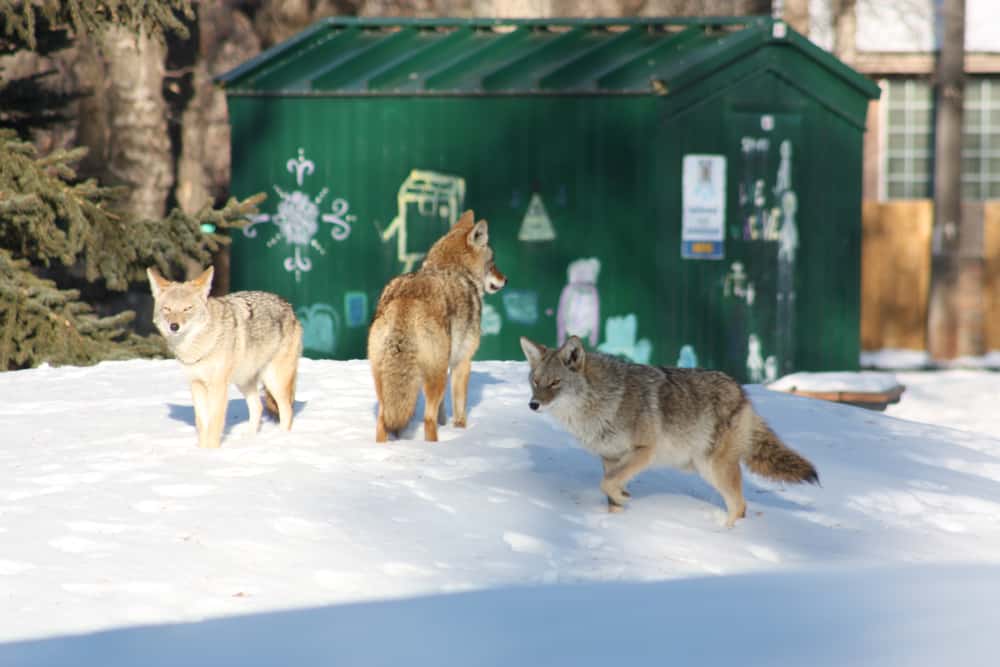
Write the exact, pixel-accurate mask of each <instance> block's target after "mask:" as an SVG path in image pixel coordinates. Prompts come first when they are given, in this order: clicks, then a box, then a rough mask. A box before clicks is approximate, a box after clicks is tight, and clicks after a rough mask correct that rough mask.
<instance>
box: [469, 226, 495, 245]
mask: <svg viewBox="0 0 1000 667" xmlns="http://www.w3.org/2000/svg"><path fill="white" fill-rule="evenodd" d="M468 238H469V245H470V246H472V247H473V248H485V247H486V244H487V243H489V242H490V232H489V228H488V223H487V222H486V221H485V220H480V221H479V222H477V223H476V225H475V226H474V227H473V228H472V231H471V232H469V237H468Z"/></svg>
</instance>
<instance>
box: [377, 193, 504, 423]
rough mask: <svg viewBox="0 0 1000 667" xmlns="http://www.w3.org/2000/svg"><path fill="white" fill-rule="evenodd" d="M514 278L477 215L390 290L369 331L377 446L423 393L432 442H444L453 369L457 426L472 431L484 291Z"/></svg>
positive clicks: (463, 221)
mask: <svg viewBox="0 0 1000 667" xmlns="http://www.w3.org/2000/svg"><path fill="white" fill-rule="evenodd" d="M506 281H507V279H506V278H505V277H504V276H503V274H502V273H500V271H499V270H498V269H497V268H496V265H495V264H494V263H493V249H492V248H491V247H490V245H489V232H488V228H487V223H486V221H485V220H480V221H479V222H475V217H474V215H473V213H472V211H466V212H465V213H464V214H463V215H462V217H461V218H460V219H459V221H458V222H457V223H455V225H454V226H453V227H452V228H451V230H450V231H449V232H448V233H447V234H445V235H444V236H442V237H441V238H440V239H438V240H437V242H436V243H435V244H434V245H433V246H431V249H430V250H429V251H428V253H427V258H426V259H425V260H424V263H423V265H422V266H421V267H420V270H418V271H415V272H413V273H407V274H404V275H401V276H397V277H396V278H394V279H393V280H392V281H390V282H389V284H388V285H386V286H385V289H383V290H382V295H381V296H380V297H379V302H378V306H377V307H376V309H375V315H374V317H373V319H372V324H371V327H370V329H369V331H368V360H369V361H370V363H371V369H372V376H373V377H374V379H375V393H376V395H377V396H378V417H377V423H376V426H375V440H376V441H377V442H385V441H386V440H388V437H389V434H390V433H394V434H398V432H399V431H400V429H402V428H403V427H404V426H406V424H407V423H408V422H409V421H410V418H411V417H412V416H413V411H414V408H415V406H416V402H417V395H418V394H419V392H420V390H421V388H423V391H424V401H425V410H424V438H425V439H426V440H431V441H433V440H437V439H438V437H437V422H440V423H441V424H444V423H445V420H444V392H445V387H446V385H447V382H448V371H449V369H450V370H451V396H452V401H451V404H452V411H453V413H454V424H455V426H458V427H464V426H465V424H466V398H467V393H468V386H469V373H470V371H471V367H472V355H474V354H475V352H476V350H477V349H478V348H479V334H480V331H479V321H480V317H481V315H482V308H483V293H484V292H489V293H492V292H496V291H499V290H500V289H501V288H502V287H503V286H504V284H505V283H506ZM435 418H437V422H436V421H435Z"/></svg>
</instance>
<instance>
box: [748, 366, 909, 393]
mask: <svg viewBox="0 0 1000 667" xmlns="http://www.w3.org/2000/svg"><path fill="white" fill-rule="evenodd" d="M898 385H899V381H898V379H897V378H896V376H895V375H893V374H892V373H883V372H878V371H860V372H857V373H852V372H829V373H807V372H799V373H791V374H789V375H785V376H783V377H780V378H778V379H777V380H775V381H774V382H771V383H770V384H768V385H767V388H768V389H774V390H776V391H845V392H846V391H851V392H886V391H890V390H891V389H893V388H895V387H896V386H898Z"/></svg>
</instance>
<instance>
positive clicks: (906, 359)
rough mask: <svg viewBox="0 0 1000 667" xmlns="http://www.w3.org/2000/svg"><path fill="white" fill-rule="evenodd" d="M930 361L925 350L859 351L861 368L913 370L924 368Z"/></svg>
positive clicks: (887, 349)
mask: <svg viewBox="0 0 1000 667" xmlns="http://www.w3.org/2000/svg"><path fill="white" fill-rule="evenodd" d="M930 363H931V358H930V356H929V355H928V354H927V352H926V351H925V350H902V349H896V348H886V349H884V350H869V351H864V352H862V353H861V367H862V368H886V369H892V370H904V369H905V370H913V369H917V368H924V367H926V366H928V365H929V364H930Z"/></svg>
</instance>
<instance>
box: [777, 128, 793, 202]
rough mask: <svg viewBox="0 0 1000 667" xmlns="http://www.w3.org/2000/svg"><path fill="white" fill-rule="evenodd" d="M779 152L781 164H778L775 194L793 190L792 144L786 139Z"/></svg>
mask: <svg viewBox="0 0 1000 667" xmlns="http://www.w3.org/2000/svg"><path fill="white" fill-rule="evenodd" d="M778 152H779V153H780V154H781V162H779V163H778V173H777V175H775V177H774V194H776V195H781V193H782V192H785V191H787V190H791V189H792V142H791V141H789V140H788V139H785V140H784V141H782V142H781V145H780V147H779V148H778Z"/></svg>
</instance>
